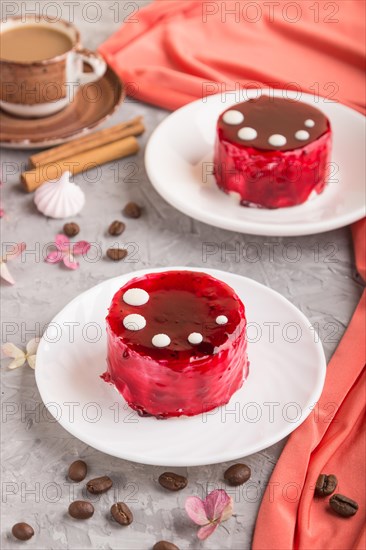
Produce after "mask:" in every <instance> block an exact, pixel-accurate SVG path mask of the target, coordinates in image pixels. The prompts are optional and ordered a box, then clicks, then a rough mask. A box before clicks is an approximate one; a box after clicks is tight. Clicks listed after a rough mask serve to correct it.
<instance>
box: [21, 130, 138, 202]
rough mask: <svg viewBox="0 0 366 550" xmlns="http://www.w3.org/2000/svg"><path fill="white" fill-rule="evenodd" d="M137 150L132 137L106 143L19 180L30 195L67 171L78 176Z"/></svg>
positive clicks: (39, 167) (28, 174)
mask: <svg viewBox="0 0 366 550" xmlns="http://www.w3.org/2000/svg"><path fill="white" fill-rule="evenodd" d="M138 150H139V144H138V141H137V139H136V138H135V137H133V136H131V137H127V138H124V139H120V140H118V141H114V142H112V143H107V144H106V145H104V146H102V147H96V148H94V149H90V150H88V151H84V152H82V153H79V154H76V155H72V156H69V157H68V158H65V159H62V160H60V161H58V162H49V163H47V164H43V165H41V166H38V167H37V168H34V169H33V170H28V171H27V172H23V173H22V175H21V180H22V183H23V185H24V187H25V188H26V190H27V191H28V192H29V193H30V192H32V191H34V190H35V189H37V187H39V186H40V185H42V183H44V182H45V181H48V180H52V179H57V178H59V177H60V176H61V174H62V173H63V172H66V171H69V172H71V174H79V173H80V172H85V171H87V170H90V169H92V168H95V167H96V166H99V165H101V164H105V163H106V162H112V161H114V160H117V159H119V158H123V157H127V156H129V155H133V154H134V153H137V151H138Z"/></svg>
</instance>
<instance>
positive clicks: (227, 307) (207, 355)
mask: <svg viewBox="0 0 366 550" xmlns="http://www.w3.org/2000/svg"><path fill="white" fill-rule="evenodd" d="M106 321H107V337H108V357H107V364H108V369H107V372H106V373H104V375H103V378H104V380H105V381H106V382H110V383H112V384H114V385H115V387H116V388H117V390H118V391H119V393H121V394H122V396H123V397H124V398H125V400H126V401H127V403H128V404H129V405H130V407H132V408H133V409H135V410H136V411H137V412H138V413H139V414H140V415H142V416H145V415H152V416H155V417H157V418H167V417H172V416H181V415H187V416H193V415H196V414H199V413H202V412H205V411H209V410H211V409H214V408H215V407H217V406H219V405H224V404H225V403H228V401H229V400H230V398H231V396H232V395H233V393H234V392H236V391H237V390H238V389H239V388H240V387H241V386H242V384H243V381H244V379H245V378H246V377H247V375H248V360H247V351H246V350H247V340H246V334H245V332H246V318H245V310H244V305H243V303H242V302H241V300H240V298H239V297H238V296H237V295H236V294H235V292H234V291H233V289H232V288H230V287H229V286H228V285H227V284H226V283H224V282H222V281H219V280H217V279H215V278H214V277H211V276H210V275H207V274H205V273H201V272H194V271H166V272H162V273H151V274H148V275H144V276H143V277H139V278H134V279H132V280H131V281H130V282H128V283H127V284H126V285H124V286H123V287H122V288H121V289H120V290H119V291H118V292H117V293H116V294H115V295H114V297H113V300H112V303H111V306H110V308H109V312H108V316H107V319H106Z"/></svg>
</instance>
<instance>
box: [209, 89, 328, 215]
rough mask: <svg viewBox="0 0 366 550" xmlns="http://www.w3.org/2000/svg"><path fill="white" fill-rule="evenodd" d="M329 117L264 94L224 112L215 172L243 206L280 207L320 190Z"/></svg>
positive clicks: (325, 170)
mask: <svg viewBox="0 0 366 550" xmlns="http://www.w3.org/2000/svg"><path fill="white" fill-rule="evenodd" d="M331 141H332V136H331V127H330V123H329V120H328V119H327V117H326V116H325V115H324V114H323V113H322V112H321V111H319V109H316V108H315V107H312V106H311V105H307V104H306V103H302V102H301V101H294V100H289V99H283V98H278V97H269V96H266V95H262V96H261V97H259V98H258V99H250V100H248V101H245V102H243V103H238V104H237V105H234V106H233V107H230V108H229V109H227V110H226V111H225V112H223V113H222V114H221V115H220V117H219V120H218V123H217V131H216V143H215V156H214V174H215V177H216V181H217V184H218V186H219V187H220V189H222V190H223V191H224V192H225V193H230V194H233V195H234V196H237V197H238V198H239V201H240V204H241V205H243V206H257V207H264V208H280V207H284V206H295V205H297V204H301V203H303V202H305V201H306V200H307V199H308V198H309V197H310V195H312V196H314V195H315V194H319V193H321V192H322V191H323V190H324V187H325V185H326V182H327V177H328V168H329V162H330V153H331Z"/></svg>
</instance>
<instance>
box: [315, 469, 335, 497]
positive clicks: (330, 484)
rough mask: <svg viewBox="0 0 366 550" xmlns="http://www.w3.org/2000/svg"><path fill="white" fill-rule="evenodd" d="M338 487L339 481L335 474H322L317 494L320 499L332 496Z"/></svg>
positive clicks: (316, 490) (318, 480) (316, 488)
mask: <svg viewBox="0 0 366 550" xmlns="http://www.w3.org/2000/svg"><path fill="white" fill-rule="evenodd" d="M337 485H338V479H337V478H336V476H334V475H333V474H330V475H329V476H328V475H326V474H320V476H319V477H318V479H317V482H316V485H315V494H316V495H317V496H318V497H325V496H328V495H331V494H332V493H334V491H335V490H336V487H337Z"/></svg>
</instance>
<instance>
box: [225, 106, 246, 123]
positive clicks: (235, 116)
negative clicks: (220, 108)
mask: <svg viewBox="0 0 366 550" xmlns="http://www.w3.org/2000/svg"><path fill="white" fill-rule="evenodd" d="M222 120H223V121H224V122H226V124H233V125H235V124H241V123H242V122H243V120H244V115H243V113H241V112H240V111H237V110H236V109H230V111H226V113H225V114H224V116H223V117H222Z"/></svg>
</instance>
